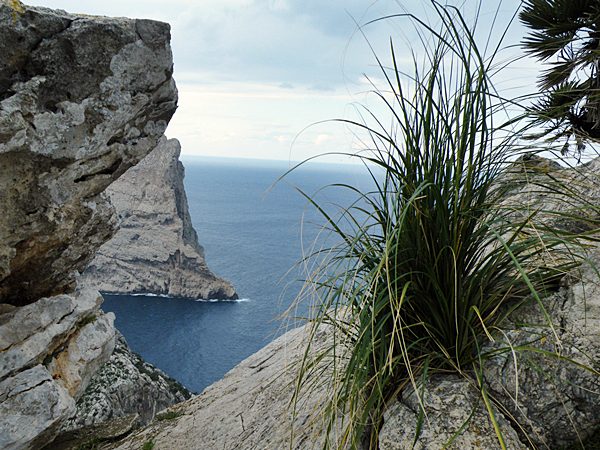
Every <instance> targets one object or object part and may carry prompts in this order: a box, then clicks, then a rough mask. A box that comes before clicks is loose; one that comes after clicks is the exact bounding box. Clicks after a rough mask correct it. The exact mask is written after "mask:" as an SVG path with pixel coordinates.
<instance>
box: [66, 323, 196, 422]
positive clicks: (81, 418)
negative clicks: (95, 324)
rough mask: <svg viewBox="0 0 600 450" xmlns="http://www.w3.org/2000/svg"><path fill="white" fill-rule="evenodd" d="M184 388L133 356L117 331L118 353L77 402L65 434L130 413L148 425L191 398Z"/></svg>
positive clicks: (93, 379) (95, 376) (100, 371)
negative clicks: (159, 415)
mask: <svg viewBox="0 0 600 450" xmlns="http://www.w3.org/2000/svg"><path fill="white" fill-rule="evenodd" d="M191 396H192V394H191V392H189V391H188V390H187V389H186V388H185V387H183V386H182V385H181V384H179V383H178V382H177V381H175V380H174V379H172V378H170V377H169V376H167V375H166V374H165V373H163V372H162V371H160V370H159V369H157V368H156V367H154V366H153V365H151V364H148V363H147V362H145V361H143V360H142V359H141V358H140V357H139V356H138V355H137V354H135V353H133V352H132V351H131V349H130V348H129V346H128V345H127V342H126V341H125V338H123V336H122V335H121V334H120V333H118V332H117V339H116V345H115V350H114V352H113V353H112V355H111V356H110V359H109V361H108V362H107V363H106V364H104V366H102V368H101V369H100V370H99V371H98V372H97V373H96V374H95V375H94V377H93V378H92V380H91V381H90V383H89V385H88V386H87V389H86V390H85V392H84V393H83V395H82V396H81V397H80V398H79V399H78V400H77V405H76V408H77V412H76V414H75V415H74V416H73V417H71V418H70V419H69V420H68V421H66V422H65V423H64V424H63V426H62V431H69V430H74V429H77V428H83V427H89V426H92V425H99V424H101V423H103V422H108V421H111V420H113V419H116V418H119V417H125V416H128V415H131V414H135V415H137V416H138V419H139V420H138V422H139V423H140V424H143V425H145V424H147V423H148V422H150V421H151V420H152V419H154V417H155V416H156V414H157V413H158V412H160V411H162V410H163V409H165V408H167V407H169V406H171V405H173V404H175V403H179V402H182V401H184V400H187V399H189V398H190V397H191Z"/></svg>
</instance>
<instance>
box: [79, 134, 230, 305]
mask: <svg viewBox="0 0 600 450" xmlns="http://www.w3.org/2000/svg"><path fill="white" fill-rule="evenodd" d="M179 153H180V145H179V142H178V141H177V140H176V139H170V140H167V139H166V138H163V139H161V141H160V142H159V144H158V145H157V146H156V148H155V149H154V150H152V152H151V153H150V154H149V155H148V156H146V157H145V158H144V159H143V160H142V161H141V162H140V163H139V164H138V165H136V166H134V167H132V168H131V169H129V170H128V171H127V172H126V173H125V174H124V175H123V176H122V177H121V178H119V179H118V180H117V181H115V182H114V183H113V184H111V185H110V187H109V188H108V189H107V191H106V192H107V193H108V195H109V196H110V200H111V203H112V204H113V205H114V206H115V209H116V210H117V213H118V215H119V218H120V220H121V224H120V228H119V231H117V233H116V234H115V235H114V237H113V238H112V239H111V240H110V241H108V242H106V243H105V244H104V245H103V246H102V247H100V249H99V250H98V254H97V255H96V257H95V258H94V259H93V260H92V262H91V263H90V265H89V266H88V268H87V269H86V271H85V273H84V276H83V281H84V283H85V284H86V285H88V286H93V287H95V288H96V289H99V290H101V291H103V292H110V293H153V294H162V295H170V296H175V297H186V298H205V299H208V298H211V299H234V298H237V294H236V292H235V290H234V288H233V287H232V286H231V284H230V283H228V282H227V281H225V280H222V279H220V278H218V277H216V276H215V275H214V274H213V273H212V272H211V271H210V270H209V268H208V266H207V265H206V262H205V260H204V249H203V248H202V247H201V246H200V245H199V244H198V237H197V235H196V231H195V230H194V227H193V226H192V220H191V218H190V213H189V210H188V202H187V197H186V194H185V190H184V185H183V177H184V168H183V165H182V164H181V162H180V161H179Z"/></svg>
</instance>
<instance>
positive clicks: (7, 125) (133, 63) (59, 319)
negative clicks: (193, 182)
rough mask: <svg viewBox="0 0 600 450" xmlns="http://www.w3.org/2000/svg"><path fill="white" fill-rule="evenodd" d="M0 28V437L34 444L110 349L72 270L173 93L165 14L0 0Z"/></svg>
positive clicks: (148, 145)
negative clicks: (93, 11)
mask: <svg viewBox="0 0 600 450" xmlns="http://www.w3.org/2000/svg"><path fill="white" fill-rule="evenodd" d="M0 36H2V39H1V40H0V55H1V56H0V210H2V215H1V216H0V448H3V449H38V448H41V447H42V446H44V445H45V444H47V443H49V442H51V441H52V440H53V439H54V437H55V436H56V435H57V434H58V432H59V430H60V429H61V427H62V426H63V425H64V424H65V423H66V421H67V420H68V419H69V418H71V417H73V416H74V414H75V413H76V410H77V407H76V403H77V401H78V400H79V399H81V398H82V396H83V395H84V393H85V392H86V389H87V388H88V387H89V386H90V383H91V382H92V379H94V377H95V376H96V373H97V372H98V370H99V369H100V367H102V366H103V365H104V364H105V363H106V362H107V361H109V359H110V358H111V354H113V349H114V347H115V341H116V331H115V329H114V326H113V321H114V316H113V315H112V314H105V313H104V312H102V310H101V309H100V306H101V303H102V297H101V296H100V294H99V293H98V291H96V290H94V289H91V288H89V287H86V286H85V285H83V284H81V283H80V282H79V281H78V280H79V272H80V271H82V270H83V269H84V268H85V267H86V265H87V264H88V262H89V261H90V260H91V259H92V258H93V257H94V255H95V253H96V251H97V249H98V248H99V247H100V246H101V245H102V244H103V243H104V242H105V241H107V240H108V239H110V238H111V237H112V236H113V234H114V233H115V231H116V229H117V227H118V220H117V218H116V214H115V211H114V208H113V206H112V205H111V203H110V201H109V198H108V196H107V195H105V193H104V191H105V189H106V188H107V187H108V186H109V185H110V184H111V183H112V182H113V181H115V180H116V179H118V178H119V177H120V176H121V175H123V174H124V173H125V172H126V171H127V169H129V168H130V167H131V166H133V165H135V164H136V163H138V162H139V161H140V160H141V159H142V158H144V157H145V156H146V155H147V154H148V153H150V152H151V151H152V150H153V149H154V148H156V146H157V144H158V143H159V142H160V141H161V138H162V137H163V133H164V130H165V128H166V126H167V124H168V121H169V120H170V118H171V116H172V114H173V113H174V112H175V109H176V105H177V90H176V87H175V82H174V81H173V78H172V72H173V61H172V54H171V48H170V43H169V41H170V27H169V25H168V24H165V23H160V22H156V21H151V20H132V19H123V18H121V19H110V18H105V17H93V16H85V15H71V14H68V13H66V12H64V11H54V10H50V9H47V8H36V7H29V6H24V5H21V4H20V3H19V2H13V1H6V0H0ZM125 353H126V352H125ZM132 358H133V357H132ZM145 369H146V372H152V371H151V369H149V368H148V367H146V368H145ZM158 397H160V396H157V398H158ZM174 401H175V400H174ZM162 406H164V402H163V403H162V405H161V407H162Z"/></svg>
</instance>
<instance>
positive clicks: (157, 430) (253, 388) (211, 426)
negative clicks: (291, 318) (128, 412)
mask: <svg viewBox="0 0 600 450" xmlns="http://www.w3.org/2000/svg"><path fill="white" fill-rule="evenodd" d="M306 335H307V329H306V327H300V328H296V329H294V330H292V331H289V332H288V333H286V334H284V335H283V336H281V337H279V338H278V339H276V340H275V341H273V342H272V343H271V344H269V345H267V346H266V347H264V348H263V349H262V350H260V351H258V352H257V353H255V354H254V355H252V356H250V357H249V358H247V359H245V360H244V361H242V362H241V363H240V364H239V365H238V366H237V367H235V368H234V369H233V370H231V371H230V372H229V373H227V374H226V375H225V377H224V378H223V379H222V380H221V381H218V382H217V383H215V384H213V385H211V386H210V387H208V388H207V389H206V390H205V391H204V392H203V393H202V394H200V395H199V396H197V397H194V398H192V399H191V400H188V401H186V402H184V403H180V404H179V405H176V406H173V407H171V408H169V410H168V411H173V412H175V413H177V414H181V415H180V416H179V417H176V418H174V419H172V420H164V421H155V422H154V423H152V424H151V425H150V426H148V427H146V428H144V429H142V430H141V431H139V432H137V433H134V434H133V435H132V436H130V437H128V438H126V439H125V440H124V441H122V442H121V443H119V444H113V445H112V446H109V447H110V448H119V449H123V450H125V449H130V450H133V449H135V450H137V449H139V448H140V447H141V446H142V445H143V444H144V443H145V442H147V441H150V440H151V441H152V442H154V443H155V448H157V449H186V450H201V449H202V450H204V449H215V450H216V449H257V450H258V449H283V448H292V449H298V450H300V449H311V448H321V447H322V444H323V434H322V432H321V430H322V426H323V424H322V423H321V422H320V421H319V420H318V419H317V420H315V416H316V412H318V411H319V410H320V409H321V407H322V406H323V404H324V403H325V402H326V400H327V396H328V393H327V392H320V393H319V394H318V395H316V396H310V397H307V398H304V399H303V400H302V401H301V404H302V406H301V408H300V409H299V411H298V414H297V415H296V417H293V414H292V412H291V410H290V408H289V406H290V400H291V398H292V393H293V391H294V380H295V377H296V374H297V370H298V363H299V361H300V359H301V358H302V355H303V351H304V348H305V340H306ZM329 336H330V334H329V333H327V332H319V334H318V335H317V339H318V340H319V341H320V342H323V343H326V342H327V341H328V339H329ZM292 425H293V426H294V440H293V445H292V446H291V447H290V442H291V436H292Z"/></svg>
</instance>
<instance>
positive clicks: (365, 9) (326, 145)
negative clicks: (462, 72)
mask: <svg viewBox="0 0 600 450" xmlns="http://www.w3.org/2000/svg"><path fill="white" fill-rule="evenodd" d="M25 2H26V3H28V4H32V5H39V6H48V7H52V8H60V9H65V10H67V11H69V12H82V13H87V14H99V15H111V16H126V17H141V18H151V19H157V20H162V21H166V22H169V23H170V24H171V26H172V47H173V53H174V60H175V79H176V81H177V85H178V88H179V94H180V97H179V109H178V111H177V113H176V114H175V117H174V118H173V120H172V122H171V124H170V125H169V128H168V130H167V135H168V136H169V137H176V138H178V139H179V140H180V141H181V142H182V147H183V152H184V154H187V155H194V154H198V155H209V156H228V157H229V156H230V157H246V158H264V159H284V160H290V159H291V160H300V159H303V158H305V157H308V156H310V155H313V154H317V153H323V152H330V151H333V152H335V151H349V150H351V149H352V148H353V146H354V147H356V146H357V145H358V144H357V142H355V141H356V138H355V137H353V135H352V133H351V132H350V131H349V130H347V129H346V128H345V127H343V126H341V125H339V124H337V125H336V124H334V123H321V124H316V123H317V122H320V121H325V120H327V119H334V118H355V117H356V116H355V112H354V107H353V104H355V103H356V102H369V101H372V100H370V99H369V97H368V96H367V95H366V94H365V92H366V91H368V90H369V89H370V86H369V84H368V82H367V80H366V79H365V76H364V75H365V74H366V75H368V76H369V77H370V78H371V79H373V80H377V77H378V76H380V74H379V73H378V71H377V68H376V67H375V60H374V58H373V55H372V53H371V51H370V49H369V46H368V45H367V39H368V41H369V42H370V43H371V45H372V46H373V47H374V48H375V51H376V52H377V53H378V54H380V55H384V58H385V57H386V56H387V55H388V54H389V51H388V47H389V38H390V36H392V37H393V38H394V43H395V47H396V48H397V52H398V54H399V57H400V59H401V63H404V64H407V65H408V64H410V61H411V59H410V58H411V56H410V52H409V51H408V49H409V42H412V43H413V44H414V42H415V35H414V33H413V32H412V31H411V27H410V26H408V23H407V22H406V21H400V20H388V21H384V22H378V23H376V24H372V25H368V26H366V27H365V28H364V29H363V30H364V34H365V35H366V38H367V39H365V36H363V35H362V34H361V33H359V32H357V24H361V25H362V24H365V23H367V22H368V21H369V20H371V19H374V18H377V17H381V16H384V15H387V14H394V13H401V12H403V9H406V10H410V11H411V12H416V13H418V14H419V16H420V17H426V16H427V14H428V12H427V10H426V9H424V8H423V4H425V3H427V2H425V0H403V1H393V0H379V1H376V0H375V1H374V0H86V1H83V2H82V1H81V0H25ZM455 3H456V2H455ZM459 3H465V4H467V5H471V7H472V5H473V4H475V3H476V2H475V0H465V1H462V2H459ZM519 3H520V2H519V0H504V1H501V0H484V1H483V4H484V5H485V6H484V8H483V10H482V13H481V17H480V20H479V23H480V24H481V30H485V34H487V32H488V31H489V30H490V28H491V24H492V22H493V19H494V17H495V15H496V11H497V10H498V13H499V15H498V17H499V18H498V23H499V25H498V32H499V31H500V30H501V29H503V27H504V26H505V24H506V23H507V22H508V21H509V19H510V18H511V16H512V15H513V14H514V12H515V10H516V8H517V7H518V4H519ZM486 8H487V9H486ZM429 14H430V11H429ZM466 16H467V17H471V18H472V17H474V13H473V12H472V11H470V12H469V11H468V12H467V13H466ZM523 34H524V30H523V28H522V27H521V26H520V25H519V24H518V23H515V24H514V25H513V28H512V29H511V33H509V39H513V41H509V42H508V43H515V42H518V39H519V38H520V37H521V36H522V35H523ZM509 53H510V51H509ZM507 57H508V56H507ZM534 68H535V65H534V64H532V63H530V62H520V63H518V64H517V66H516V69H515V70H513V71H512V72H511V71H508V72H507V75H506V76H505V77H504V79H502V80H500V86H501V87H502V86H504V87H508V88H515V87H519V86H529V87H530V86H531V82H532V76H535V71H534V70H532V69H534ZM311 124H316V125H311ZM307 127H308V128H307Z"/></svg>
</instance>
